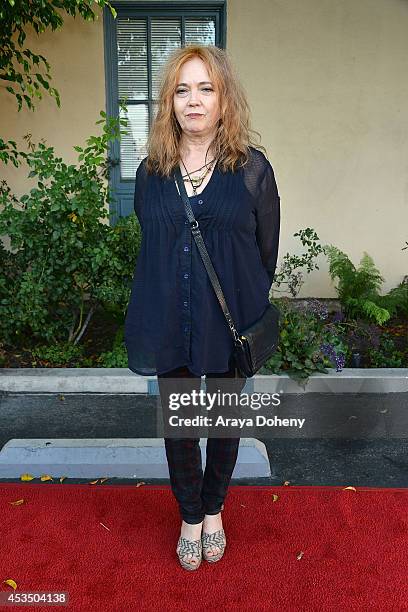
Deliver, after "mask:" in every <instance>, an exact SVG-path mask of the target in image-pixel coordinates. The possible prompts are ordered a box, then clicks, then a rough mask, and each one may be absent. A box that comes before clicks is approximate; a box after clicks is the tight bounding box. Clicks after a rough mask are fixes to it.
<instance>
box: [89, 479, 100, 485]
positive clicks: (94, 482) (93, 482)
mask: <svg viewBox="0 0 408 612" xmlns="http://www.w3.org/2000/svg"><path fill="white" fill-rule="evenodd" d="M98 480H99V478H97V479H96V480H92V482H90V483H88V484H96V483H97V482H98Z"/></svg>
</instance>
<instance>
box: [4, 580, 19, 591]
mask: <svg viewBox="0 0 408 612" xmlns="http://www.w3.org/2000/svg"><path fill="white" fill-rule="evenodd" d="M3 582H5V583H6V584H8V585H9V586H11V587H13V589H14V590H16V588H17V583H16V582H14V580H12V579H11V578H9V579H8V580H3Z"/></svg>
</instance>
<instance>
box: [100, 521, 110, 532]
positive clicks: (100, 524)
mask: <svg viewBox="0 0 408 612" xmlns="http://www.w3.org/2000/svg"><path fill="white" fill-rule="evenodd" d="M99 524H100V525H102V527H105V529H107V530H108V531H110V529H109V527H107V526H106V525H104V524H103V523H99Z"/></svg>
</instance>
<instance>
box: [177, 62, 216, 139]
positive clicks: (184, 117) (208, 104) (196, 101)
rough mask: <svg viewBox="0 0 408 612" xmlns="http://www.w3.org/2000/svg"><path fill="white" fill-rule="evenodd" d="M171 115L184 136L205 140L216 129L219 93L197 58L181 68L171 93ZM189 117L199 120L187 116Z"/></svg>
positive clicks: (203, 64)
mask: <svg viewBox="0 0 408 612" xmlns="http://www.w3.org/2000/svg"><path fill="white" fill-rule="evenodd" d="M174 112H175V115H176V117H177V121H178V122H179V124H180V127H181V129H182V130H183V132H185V133H186V134H187V135H190V136H193V137H194V135H199V136H207V135H211V134H212V133H213V132H214V131H215V129H216V126H217V123H218V119H219V117H220V114H219V106H218V93H217V92H216V91H215V90H214V85H213V83H211V80H210V77H209V74H208V72H207V67H206V65H205V63H204V62H203V60H201V59H200V58H199V57H194V58H192V59H190V60H188V61H187V62H185V63H184V64H183V66H182V67H181V68H180V72H179V77H178V79H177V86H176V90H175V93H174ZM192 113H196V114H198V116H196V117H194V116H189V115H190V114H192Z"/></svg>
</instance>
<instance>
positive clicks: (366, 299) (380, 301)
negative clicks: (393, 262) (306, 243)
mask: <svg viewBox="0 0 408 612" xmlns="http://www.w3.org/2000/svg"><path fill="white" fill-rule="evenodd" d="M323 251H324V253H325V254H326V255H327V257H328V259H329V264H330V267H329V272H330V276H331V278H332V280H335V279H338V284H337V286H336V287H335V289H336V291H337V293H338V297H339V300H340V303H341V305H342V308H343V311H344V314H345V316H346V318H348V319H357V318H361V319H363V320H367V321H373V320H374V321H375V322H376V323H377V324H378V325H383V323H385V322H386V321H388V319H390V318H391V316H393V315H394V314H396V312H397V311H401V312H404V313H407V312H408V291H407V287H408V285H407V283H401V284H400V285H399V286H398V287H396V288H394V289H392V290H391V291H390V292H389V293H388V294H387V295H384V296H382V295H380V294H379V290H380V288H381V285H382V283H383V281H384V278H383V277H382V276H381V274H380V272H379V271H378V269H377V268H376V267H375V265H374V262H373V260H372V258H371V257H370V255H368V254H367V253H364V255H363V257H362V258H361V261H360V265H359V267H358V268H356V267H355V266H354V264H353V263H352V262H351V261H350V259H349V258H348V256H347V255H346V254H345V253H343V252H342V251H340V249H338V248H337V247H335V246H333V245H325V246H324V247H323Z"/></svg>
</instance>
